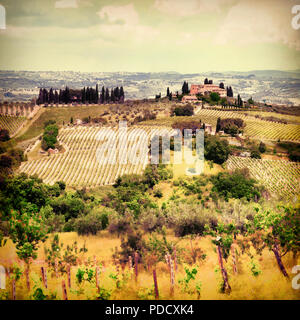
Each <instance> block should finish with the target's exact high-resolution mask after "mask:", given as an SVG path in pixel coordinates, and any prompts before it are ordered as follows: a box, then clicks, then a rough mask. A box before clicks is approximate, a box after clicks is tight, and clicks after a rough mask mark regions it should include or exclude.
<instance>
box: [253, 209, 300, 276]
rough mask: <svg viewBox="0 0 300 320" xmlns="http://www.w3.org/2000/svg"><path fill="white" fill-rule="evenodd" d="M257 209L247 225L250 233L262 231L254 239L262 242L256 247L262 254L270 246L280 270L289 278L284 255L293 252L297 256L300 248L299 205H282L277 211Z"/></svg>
mask: <svg viewBox="0 0 300 320" xmlns="http://www.w3.org/2000/svg"><path fill="white" fill-rule="evenodd" d="M255 210H256V214H255V216H254V218H253V220H252V221H250V222H249V224H248V227H247V229H248V234H249V235H254V234H257V233H258V231H261V232H259V235H257V237H255V239H254V241H256V242H258V243H259V244H260V245H257V244H256V246H255V249H256V250H257V252H259V253H260V254H261V252H262V248H263V247H265V246H266V247H268V249H269V250H270V251H272V252H273V253H274V255H275V259H276V262H277V264H278V267H279V270H280V271H281V273H282V274H283V275H284V276H285V277H287V278H288V277H289V276H288V273H287V271H286V269H285V267H284V265H283V262H282V257H283V256H285V255H286V254H287V253H288V252H293V254H294V256H296V254H297V253H298V252H299V250H300V219H299V217H300V215H299V205H298V206H295V207H292V206H280V207H278V209H277V210H276V211H275V210H267V211H261V210H260V209H259V208H256V209H255Z"/></svg>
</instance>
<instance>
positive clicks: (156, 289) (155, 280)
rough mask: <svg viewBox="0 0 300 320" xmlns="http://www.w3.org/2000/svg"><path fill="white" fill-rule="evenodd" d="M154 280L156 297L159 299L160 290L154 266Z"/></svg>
mask: <svg viewBox="0 0 300 320" xmlns="http://www.w3.org/2000/svg"><path fill="white" fill-rule="evenodd" d="M153 281H154V292H155V299H159V292H158V286H157V277H156V269H155V268H153Z"/></svg>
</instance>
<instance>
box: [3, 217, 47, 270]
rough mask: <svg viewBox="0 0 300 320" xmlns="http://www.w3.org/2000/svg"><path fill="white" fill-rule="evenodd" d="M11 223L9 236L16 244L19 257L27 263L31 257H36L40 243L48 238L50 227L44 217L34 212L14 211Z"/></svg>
mask: <svg viewBox="0 0 300 320" xmlns="http://www.w3.org/2000/svg"><path fill="white" fill-rule="evenodd" d="M9 225H10V230H9V236H10V238H11V239H12V241H13V243H14V244H15V246H16V252H17V255H18V257H19V258H20V259H22V260H24V261H25V262H26V263H27V264H28V263H29V259H30V258H32V259H36V258H37V250H38V246H39V243H40V242H44V241H45V240H46V239H47V233H48V228H47V227H46V226H45V223H44V217H42V216H41V215H40V214H36V213H32V212H22V213H21V212H18V211H12V213H11V217H10V221H9Z"/></svg>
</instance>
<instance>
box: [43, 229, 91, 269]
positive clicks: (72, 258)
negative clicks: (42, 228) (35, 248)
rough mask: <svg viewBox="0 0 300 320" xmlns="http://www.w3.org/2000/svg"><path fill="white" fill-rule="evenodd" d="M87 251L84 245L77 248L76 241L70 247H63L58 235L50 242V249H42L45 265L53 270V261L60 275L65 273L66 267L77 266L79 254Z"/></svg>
mask: <svg viewBox="0 0 300 320" xmlns="http://www.w3.org/2000/svg"><path fill="white" fill-rule="evenodd" d="M87 251H88V249H87V248H86V246H85V243H84V245H83V246H82V247H81V248H79V247H78V245H77V241H75V242H74V243H73V244H72V245H67V247H64V244H63V243H60V240H59V235H58V234H54V235H53V237H52V239H51V242H50V247H49V248H47V247H46V246H45V247H44V252H45V257H46V259H45V260H46V263H47V264H48V266H49V268H52V270H55V260H57V263H58V272H60V273H61V274H63V273H66V272H67V269H66V265H67V264H70V265H74V266H75V265H77V259H78V257H79V255H80V254H84V253H86V252H87Z"/></svg>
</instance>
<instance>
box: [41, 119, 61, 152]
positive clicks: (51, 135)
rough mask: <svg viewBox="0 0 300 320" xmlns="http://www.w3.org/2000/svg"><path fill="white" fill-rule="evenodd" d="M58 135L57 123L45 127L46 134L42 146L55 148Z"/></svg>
mask: <svg viewBox="0 0 300 320" xmlns="http://www.w3.org/2000/svg"><path fill="white" fill-rule="evenodd" d="M57 136H58V126H57V125H56V124H49V125H47V126H46V127H45V129H44V134H43V138H42V148H43V149H44V150H48V149H50V148H52V149H54V148H55V145H56V143H57Z"/></svg>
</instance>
